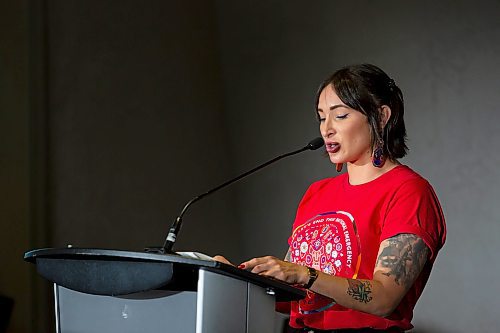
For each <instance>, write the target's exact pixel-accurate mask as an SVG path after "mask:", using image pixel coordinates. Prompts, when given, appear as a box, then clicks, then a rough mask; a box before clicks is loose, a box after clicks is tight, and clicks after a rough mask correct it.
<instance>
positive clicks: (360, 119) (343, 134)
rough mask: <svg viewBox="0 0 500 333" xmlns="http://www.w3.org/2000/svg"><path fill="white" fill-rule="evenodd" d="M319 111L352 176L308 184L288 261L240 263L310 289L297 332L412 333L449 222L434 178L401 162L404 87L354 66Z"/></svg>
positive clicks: (323, 95) (327, 85)
mask: <svg viewBox="0 0 500 333" xmlns="http://www.w3.org/2000/svg"><path fill="white" fill-rule="evenodd" d="M316 108H317V116H318V119H319V127H320V132H321V135H322V137H323V139H324V141H325V146H326V151H327V153H328V156H329V158H330V161H331V162H332V163H333V164H335V165H336V169H337V171H340V170H341V169H342V167H343V165H346V167H347V173H345V174H342V175H339V176H337V177H333V178H328V179H324V180H321V181H318V182H316V183H314V184H312V185H311V186H310V187H309V189H308V190H307V192H306V193H305V195H304V197H303V199H302V201H301V202H300V204H299V207H298V210H297V215H296V218H295V222H294V224H293V232H292V235H291V236H290V238H289V246H290V247H289V251H288V253H287V255H286V258H285V260H284V261H283V260H279V259H277V258H275V257H271V256H267V257H261V258H254V259H251V260H249V261H246V262H243V263H242V264H241V265H240V266H239V267H240V268H242V269H246V270H250V271H252V272H254V273H257V274H261V275H265V276H269V277H273V278H277V279H280V280H282V281H285V282H287V283H290V284H295V285H300V286H302V287H304V288H306V289H307V297H306V298H305V299H304V300H301V301H299V302H292V304H291V316H290V326H291V328H292V332H304V331H306V332H307V331H311V332H316V331H318V332H321V330H325V331H329V330H334V332H337V330H340V331H339V332H342V331H343V330H347V332H376V331H395V332H399V331H404V330H408V329H410V328H412V325H411V319H412V316H413V308H414V306H415V303H416V301H417V299H418V298H419V296H420V295H421V293H422V290H423V288H424V286H425V284H426V282H427V279H428V277H429V274H430V271H431V268H432V265H433V263H434V260H435V258H436V255H437V253H438V251H439V249H440V248H441V247H442V246H443V244H444V241H445V234H446V226H445V222H444V217H443V214H442V211H441V208H440V205H439V202H438V199H437V197H436V195H435V193H434V191H433V189H432V187H431V186H430V184H429V183H428V182H427V181H426V180H425V179H423V178H422V177H420V176H419V175H418V174H416V173H415V172H414V171H412V170H411V169H410V168H408V167H407V166H404V165H401V164H400V163H399V162H398V158H402V157H403V156H405V155H406V152H407V147H406V144H405V139H406V130H405V125H404V120H403V111H404V107H403V97H402V93H401V90H400V89H399V88H398V87H397V86H396V84H395V83H394V81H393V80H392V79H391V78H389V77H388V76H387V74H385V73H384V72H383V71H382V70H381V69H379V68H378V67H376V66H373V65H368V64H363V65H354V66H349V67H345V68H342V69H340V70H339V71H337V72H335V73H334V74H333V75H332V76H331V77H329V78H328V79H327V80H326V81H324V82H323V84H322V85H321V86H320V89H319V91H318V94H317V97H316ZM219 259H220V260H224V259H223V258H221V257H220V258H219ZM353 329H354V330H353Z"/></svg>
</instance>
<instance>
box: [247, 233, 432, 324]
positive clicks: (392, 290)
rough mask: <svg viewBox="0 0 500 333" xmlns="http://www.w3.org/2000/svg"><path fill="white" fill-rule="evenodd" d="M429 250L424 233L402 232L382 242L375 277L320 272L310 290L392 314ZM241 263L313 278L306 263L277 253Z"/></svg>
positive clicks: (292, 279)
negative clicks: (350, 277) (294, 261)
mask: <svg viewBox="0 0 500 333" xmlns="http://www.w3.org/2000/svg"><path fill="white" fill-rule="evenodd" d="M429 253H430V251H429V249H428V248H427V246H426V245H425V243H424V241H423V240H422V239H421V238H420V237H418V236H416V235H414V234H399V235H396V236H394V237H391V238H389V239H386V240H384V241H383V242H382V243H381V244H380V247H379V252H378V258H377V263H376V265H375V269H374V274H373V279H372V280H364V279H348V278H341V277H336V276H332V275H329V274H326V273H322V272H318V273H319V274H318V278H317V279H316V281H315V282H314V283H313V285H312V287H311V288H310V290H311V291H314V292H316V293H318V294H322V295H325V296H327V297H330V298H332V299H334V300H335V301H336V302H337V303H338V304H340V305H342V306H345V307H348V308H351V309H355V310H359V311H363V312H367V313H371V314H375V315H378V316H382V317H384V316H388V315H390V314H391V313H392V312H393V311H394V309H395V308H396V307H397V306H398V304H399V303H400V302H401V299H402V298H403V297H404V295H405V294H406V292H407V291H408V289H410V287H411V286H412V285H413V283H414V282H415V280H416V279H417V277H418V275H419V274H420V272H421V271H422V269H423V267H424V265H425V262H426V261H427V258H428V256H429ZM241 265H244V268H245V269H248V270H251V271H252V272H253V273H257V274H261V275H266V276H270V277H273V278H277V279H280V280H282V281H285V282H287V283H290V284H301V285H305V284H307V282H308V281H309V273H308V270H307V268H306V267H305V266H300V265H296V264H292V263H289V262H286V261H282V260H279V259H277V258H275V257H270V256H268V257H262V258H254V259H252V260H249V261H247V262H244V263H242V264H241Z"/></svg>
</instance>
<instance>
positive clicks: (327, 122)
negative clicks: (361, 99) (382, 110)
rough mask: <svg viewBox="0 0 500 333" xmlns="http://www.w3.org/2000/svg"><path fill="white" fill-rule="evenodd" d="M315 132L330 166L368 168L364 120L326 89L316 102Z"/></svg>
mask: <svg viewBox="0 0 500 333" xmlns="http://www.w3.org/2000/svg"><path fill="white" fill-rule="evenodd" d="M318 115H319V119H320V125H319V129H320V132H321V136H322V137H323V139H324V140H325V146H326V151H327V152H328V155H329V156H330V161H332V163H352V164H355V165H365V164H371V155H372V145H371V132H370V125H369V123H368V118H367V117H366V116H365V115H364V114H362V113H361V112H359V111H356V110H354V109H351V108H350V107H348V106H347V105H345V104H344V102H342V101H341V100H340V98H339V97H338V96H337V94H336V93H335V91H334V90H333V88H332V87H331V86H330V85H329V86H327V87H326V88H325V89H323V91H322V92H321V94H320V96H319V102H318Z"/></svg>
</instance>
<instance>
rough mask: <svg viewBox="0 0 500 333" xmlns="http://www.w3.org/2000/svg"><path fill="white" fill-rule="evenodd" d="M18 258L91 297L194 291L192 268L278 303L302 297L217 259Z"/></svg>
mask: <svg viewBox="0 0 500 333" xmlns="http://www.w3.org/2000/svg"><path fill="white" fill-rule="evenodd" d="M24 260H25V261H27V262H30V263H33V264H35V265H36V267H37V270H38V273H39V274H40V275H42V276H43V277H44V278H46V279H47V280H49V281H51V282H54V283H56V284H59V285H61V286H63V287H66V288H69V289H72V290H76V291H80V292H84V293H90V294H96V295H126V294H131V293H136V292H141V291H147V290H153V289H169V290H178V291H181V290H191V291H194V290H196V285H197V280H198V270H209V271H213V272H216V273H219V274H223V275H226V276H230V277H232V278H236V279H240V280H244V281H248V282H250V283H252V284H255V285H258V286H261V287H264V288H270V289H272V290H273V291H274V292H275V294H276V299H277V300H278V301H289V300H294V299H301V298H304V297H305V291H304V290H302V289H298V288H295V287H293V286H290V285H288V284H286V283H284V282H281V281H278V280H274V279H269V278H267V277H264V276H260V275H258V274H254V273H251V272H248V271H245V270H241V269H238V268H236V267H233V266H231V265H226V264H224V263H221V262H217V261H208V260H200V259H194V258H187V257H182V256H179V255H172V254H157V253H148V252H134V251H124V250H111V249H110V250H108V249H90V248H47V249H36V250H32V251H28V252H26V253H25V255H24Z"/></svg>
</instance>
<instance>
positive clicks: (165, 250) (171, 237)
mask: <svg viewBox="0 0 500 333" xmlns="http://www.w3.org/2000/svg"><path fill="white" fill-rule="evenodd" d="M323 144H324V141H323V139H322V138H321V137H318V138H315V139H313V140H311V141H310V142H309V143H308V144H307V145H306V146H305V147H303V148H300V149H297V150H294V151H292V152H289V153H286V154H282V155H279V156H278V157H275V158H273V159H271V160H269V161H267V162H265V163H263V164H261V165H259V166H257V167H255V168H253V169H251V170H249V171H247V172H245V173H243V174H241V175H239V176H237V177H235V178H233V179H231V180H228V181H226V182H225V183H222V184H220V185H219V186H217V187H214V188H213V189H211V190H208V191H207V192H205V193H203V194H200V195H198V196H196V197H194V198H192V199H191V200H189V201H188V202H187V203H186V205H185V206H184V208H182V210H181V212H180V214H179V216H177V218H176V219H175V221H174V223H173V224H172V226H171V227H170V230H169V232H168V235H167V237H166V239H165V242H164V244H163V246H162V247H161V248H149V249H146V251H150V252H158V253H162V254H174V252H173V251H172V248H173V246H174V244H175V241H176V239H177V235H178V234H179V231H180V229H181V225H182V217H183V216H184V213H186V211H187V209H188V208H189V207H190V206H191V205H192V204H193V203H195V202H196V201H198V200H201V199H202V198H204V197H206V196H208V195H210V194H212V193H214V192H217V191H218V190H220V189H222V188H224V187H226V186H228V185H230V184H232V183H234V182H237V181H238V180H240V179H242V178H244V177H246V176H248V175H250V174H252V173H254V172H256V171H258V170H260V169H262V168H264V167H266V166H268V165H269V164H272V163H274V162H277V161H279V160H281V159H283V158H285V157H288V156H292V155H295V154H298V153H301V152H303V151H306V150H316V149H318V148H320V147H322V146H323Z"/></svg>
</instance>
